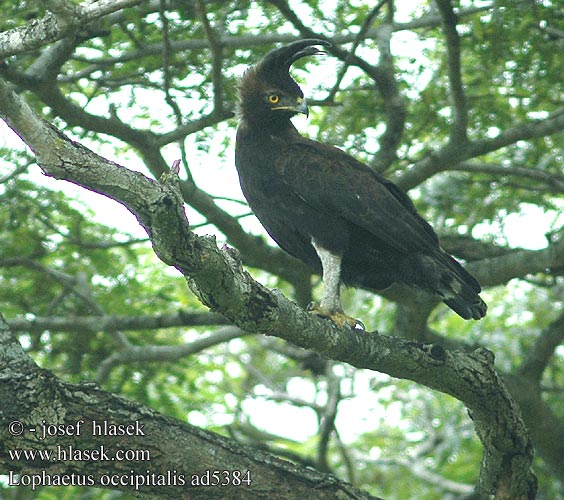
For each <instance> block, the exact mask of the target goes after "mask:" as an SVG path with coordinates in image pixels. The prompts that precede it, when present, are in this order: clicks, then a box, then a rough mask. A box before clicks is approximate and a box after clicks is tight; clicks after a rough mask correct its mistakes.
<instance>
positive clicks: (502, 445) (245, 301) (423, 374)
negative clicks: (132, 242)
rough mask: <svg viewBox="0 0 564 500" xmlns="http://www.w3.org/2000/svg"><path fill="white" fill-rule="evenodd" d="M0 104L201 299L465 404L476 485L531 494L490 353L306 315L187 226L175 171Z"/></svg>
mask: <svg viewBox="0 0 564 500" xmlns="http://www.w3.org/2000/svg"><path fill="white" fill-rule="evenodd" d="M0 103H1V104H0V106H1V108H0V112H1V114H2V115H3V117H4V119H5V120H6V121H7V122H8V124H9V125H10V126H11V127H12V128H13V129H14V130H15V131H16V132H17V133H18V134H19V135H20V137H22V139H23V140H24V141H25V142H26V143H27V144H28V145H29V146H30V147H31V149H32V150H33V151H34V153H35V155H36V157H37V161H38V164H39V165H40V166H41V168H42V169H43V170H44V172H45V173H46V174H47V175H50V176H52V177H55V178H57V179H65V180H68V181H71V182H73V183H75V184H78V185H80V186H83V187H85V188H87V189H90V190H92V191H96V192H99V193H101V194H104V195H106V196H109V197H110V198H112V199H115V200H117V201H119V202H120V203H122V204H123V205H124V206H126V207H127V208H128V209H129V210H130V211H131V212H132V213H134V214H135V216H136V217H137V219H138V220H139V222H140V223H141V225H142V226H143V227H144V228H145V230H146V231H147V233H148V235H149V236H150V238H151V241H152V243H153V249H154V251H155V253H156V254H157V255H158V256H159V258H161V260H163V261H164V262H165V263H167V264H169V265H171V266H174V267H175V268H176V269H178V270H179V271H180V272H181V273H182V274H183V275H184V276H185V277H186V279H187V282H188V285H189V286H190V288H191V289H192V290H193V291H194V293H195V294H196V295H197V296H198V298H199V299H200V301H201V302H202V303H203V304H205V305H207V306H208V307H210V308H211V309H212V310H214V311H216V312H220V313H221V314H223V315H225V316H226V317H227V318H229V319H230V320H231V321H232V322H233V323H234V324H236V325H237V326H239V327H240V328H241V329H243V330H246V331H249V332H257V333H259V332H260V333H266V334H268V335H272V336H276V337H279V338H282V339H285V340H288V341H290V342H292V343H293V344H295V345H298V346H301V347H304V348H313V349H315V350H316V351H318V352H319V353H321V354H322V355H324V356H326V357H328V358H331V359H335V360H339V361H344V362H347V363H350V364H352V365H353V366H356V367H359V368H368V369H372V370H378V371H381V372H385V373H388V374H389V375H391V376H394V377H400V378H406V379H409V380H413V381H416V382H418V383H421V384H424V385H426V386H428V387H430V388H433V389H436V390H439V391H441V392H445V393H447V394H450V395H452V396H454V397H455V398H457V399H459V400H460V401H463V402H464V404H465V405H466V406H467V407H468V409H469V411H470V414H471V416H472V418H473V420H474V424H475V426H476V431H477V433H478V436H479V437H480V439H481V441H482V443H483V445H484V460H483V463H482V468H481V473H480V482H479V485H478V490H479V491H480V492H482V493H490V492H492V491H495V490H498V491H506V492H507V495H513V496H514V497H515V498H521V497H523V498H532V497H533V495H534V492H535V490H536V483H535V479H534V475H533V474H532V472H531V469H530V466H531V461H532V448H531V444H530V442H529V438H528V435H527V431H526V429H525V427H524V424H523V422H522V420H521V417H520V413H519V409H518V408H517V407H516V405H515V404H514V402H513V400H512V398H511V397H510V395H509V393H508V392H507V390H506V388H505V386H504V385H503V383H502V381H501V379H500V377H499V375H498V374H497V373H496V371H495V369H494V367H493V355H492V354H491V353H490V352H489V351H486V350H483V349H482V350H477V351H476V352H474V353H471V354H465V353H461V352H456V351H447V350H445V349H443V348H442V347H440V346H435V345H425V344H421V343H418V342H412V341H407V340H405V339H401V338H396V337H386V336H381V335H379V334H377V333H368V332H358V331H353V332H350V331H348V330H346V329H338V328H336V327H335V326H334V325H333V324H332V323H331V322H329V321H327V320H323V319H321V318H318V317H315V316H312V315H311V314H308V313H307V312H305V311H304V310H302V309H300V308H298V307H297V306H296V305H295V304H293V303H292V302H290V301H289V300H288V299H286V298H285V297H284V296H283V295H282V294H281V293H279V292H276V291H270V290H268V289H267V288H265V287H264V286H262V285H260V284H259V283H257V282H256V281H254V280H253V279H252V278H251V277H250V275H249V274H248V273H247V272H246V271H245V270H244V269H243V268H242V265H241V263H240V261H239V259H238V255H237V253H236V252H235V251H233V250H231V249H228V248H224V249H219V248H218V247H217V246H216V244H215V240H214V238H211V237H199V236H196V235H195V234H193V233H192V232H191V231H190V228H189V225H188V221H187V219H186V216H185V213H184V210H183V202H182V198H181V195H180V192H179V187H178V178H177V176H176V173H174V172H172V173H171V174H169V175H167V176H166V178H164V179H162V180H161V181H160V182H156V181H153V180H151V179H148V178H146V177H144V176H143V175H141V174H139V173H137V172H133V171H129V170H127V169H125V168H124V167H121V166H119V165H116V164H115V163H112V162H109V161H107V160H104V159H103V158H101V157H99V156H98V155H95V154H94V153H92V152H91V151H89V150H88V149H86V148H84V147H83V146H81V145H79V144H77V143H75V142H72V141H70V140H68V139H67V138H66V137H65V136H64V135H63V134H62V133H60V132H59V131H58V130H56V129H55V128H54V127H52V126H50V125H49V124H47V123H46V122H44V121H43V120H41V119H40V118H39V117H38V116H37V115H36V114H35V113H33V111H32V110H31V109H30V108H29V106H28V105H27V104H26V103H25V102H24V101H23V100H22V99H21V98H20V97H19V96H17V95H16V94H15V93H14V92H12V91H11V90H10V88H9V86H8V85H7V84H5V83H4V82H2V81H0ZM486 394H487V397H486ZM82 411H83V410H82ZM508 497H509V496H508ZM310 498H311V497H310Z"/></svg>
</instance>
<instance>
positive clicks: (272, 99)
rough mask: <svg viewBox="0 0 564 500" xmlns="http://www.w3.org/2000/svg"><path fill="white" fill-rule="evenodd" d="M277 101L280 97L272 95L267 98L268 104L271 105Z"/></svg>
mask: <svg viewBox="0 0 564 500" xmlns="http://www.w3.org/2000/svg"><path fill="white" fill-rule="evenodd" d="M279 100H280V96H278V95H276V94H272V95H269V96H268V102H270V103H271V104H276V103H277V102H278V101H279Z"/></svg>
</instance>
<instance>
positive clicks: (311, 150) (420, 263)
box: [235, 39, 487, 326]
mask: <svg viewBox="0 0 564 500" xmlns="http://www.w3.org/2000/svg"><path fill="white" fill-rule="evenodd" d="M315 45H322V46H323V45H324V46H330V44H329V43H328V42H326V41H323V40H315V39H308V40H301V41H298V42H294V43H292V44H290V45H287V46H286V47H282V48H279V49H275V50H272V51H271V52H269V53H268V54H267V55H266V56H265V57H264V59H263V60H262V61H260V62H259V63H258V64H257V65H255V66H252V67H250V68H249V69H247V71H246V72H245V73H244V75H243V77H242V79H241V82H240V88H239V94H240V95H239V97H240V109H239V111H240V123H239V127H238V130H237V141H236V153H235V162H236V166H237V170H238V173H239V180H240V183H241V188H242V191H243V194H244V196H245V198H246V199H247V201H248V203H249V206H250V207H251V209H252V210H253V212H254V213H255V215H256V216H257V217H258V219H259V221H260V222H261V223H262V225H263V226H264V228H265V229H266V231H267V232H268V233H269V234H270V236H271V237H272V238H273V239H274V241H276V243H278V245H279V246H280V247H282V249H284V250H285V251H286V252H288V253H289V254H291V255H293V256H294V257H297V258H298V259H300V260H301V261H303V262H305V263H306V264H307V265H308V266H310V267H311V268H312V269H313V270H314V271H316V272H318V273H321V274H322V278H323V296H322V299H321V304H320V306H317V312H318V313H320V314H321V315H323V316H328V317H330V318H332V319H333V320H334V321H335V322H337V323H339V324H347V325H348V326H351V325H352V324H354V320H352V319H351V318H347V317H346V316H345V315H344V313H343V310H342V306H341V299H340V285H341V282H343V283H345V284H347V285H352V286H357V287H363V288H369V289H373V290H382V289H384V288H387V287H389V286H390V285H391V284H393V283H403V284H406V285H411V286H414V287H417V288H421V289H424V290H427V291H429V292H431V293H433V294H435V295H438V296H439V297H440V298H441V299H442V300H443V301H444V302H445V303H446V304H447V305H448V306H449V307H450V308H451V309H453V310H454V311H455V312H456V313H458V314H459V315H460V316H461V317H462V318H464V319H470V318H473V319H480V318H483V317H484V316H485V314H486V310H487V306H486V304H485V302H484V301H483V300H482V299H481V298H480V296H479V295H478V294H479V293H480V285H479V283H478V282H477V280H476V279H475V278H474V277H473V276H471V275H470V274H469V273H468V272H467V271H466V270H465V269H464V268H463V267H462V266H461V265H460V264H459V263H458V262H457V261H456V260H455V259H454V258H453V257H451V256H450V255H449V254H447V253H446V252H445V251H444V250H443V249H442V248H441V247H440V246H439V239H438V237H437V235H436V234H435V232H434V231H433V229H432V228H431V226H430V225H429V224H428V223H427V222H425V220H424V219H423V218H422V217H421V216H420V215H419V214H418V213H417V211H416V209H415V206H414V205H413V203H412V202H411V200H410V199H409V198H408V196H407V195H406V194H405V193H404V192H403V191H402V190H401V189H400V188H399V187H397V186H396V185H395V184H393V183H392V182H390V181H388V180H387V179H385V178H384V177H382V176H381V175H380V174H378V173H377V172H375V171H374V170H373V169H371V168H369V167H368V166H366V165H364V164H363V163H361V162H359V161H357V160H355V159H354V158H353V157H351V156H349V155H348V154H346V153H345V152H343V151H341V150H340V149H338V148H336V147H333V146H330V145H326V144H322V143H319V142H316V141H313V140H310V139H307V138H305V137H302V136H301V135H300V134H299V133H298V131H297V130H296V128H295V127H294V125H293V124H292V122H291V121H290V118H292V117H293V116H294V115H296V114H297V113H304V114H306V115H307V114H308V107H307V105H306V100H305V99H304V94H303V92H302V90H301V89H300V87H299V85H298V84H297V83H296V81H295V80H294V79H293V78H292V77H291V76H290V73H289V69H290V66H291V65H292V64H293V63H294V62H295V61H297V60H298V59H300V58H302V57H306V56H313V55H316V54H320V53H324V52H323V51H322V50H319V49H318V48H316V47H315ZM348 320H352V321H353V322H352V323H351V322H349V321H348Z"/></svg>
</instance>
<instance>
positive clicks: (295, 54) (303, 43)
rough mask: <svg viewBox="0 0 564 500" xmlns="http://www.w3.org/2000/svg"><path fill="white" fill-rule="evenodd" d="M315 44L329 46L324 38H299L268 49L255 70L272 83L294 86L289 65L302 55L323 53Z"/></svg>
mask: <svg viewBox="0 0 564 500" xmlns="http://www.w3.org/2000/svg"><path fill="white" fill-rule="evenodd" d="M315 45H322V46H324V47H330V46H331V44H330V43H329V42H327V41H326V40H320V39H316V38H308V39H305V40H299V41H297V42H293V43H291V44H289V45H286V46H285V47H280V48H278V49H274V50H272V51H270V52H269V53H268V54H267V55H266V56H265V57H264V59H263V60H262V61H261V62H260V63H259V64H258V65H257V67H256V71H257V73H258V74H259V75H260V76H261V77H262V78H264V79H266V80H268V81H270V82H272V83H275V84H278V85H291V86H294V85H296V83H295V82H294V80H293V79H292V77H291V76H290V66H291V65H292V64H294V63H295V62H296V61H297V60H298V59H301V58H302V57H308V56H314V55H318V54H325V51H323V50H321V49H318V48H317V47H315Z"/></svg>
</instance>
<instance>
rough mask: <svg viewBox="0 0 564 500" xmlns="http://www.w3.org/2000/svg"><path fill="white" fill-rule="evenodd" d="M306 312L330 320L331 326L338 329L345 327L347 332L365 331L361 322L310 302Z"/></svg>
mask: <svg viewBox="0 0 564 500" xmlns="http://www.w3.org/2000/svg"><path fill="white" fill-rule="evenodd" d="M307 311H308V312H310V313H313V314H315V315H316V316H319V317H321V318H327V319H330V320H331V321H332V322H333V324H335V325H336V326H338V327H340V328H343V327H346V328H348V329H349V330H362V331H364V330H366V327H365V326H364V323H363V322H362V321H360V320H358V319H355V318H352V317H351V316H347V315H346V314H345V313H344V312H343V311H336V312H331V311H328V310H327V309H324V308H323V307H321V306H320V305H318V304H316V303H315V302H310V303H309V304H308V306H307Z"/></svg>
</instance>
